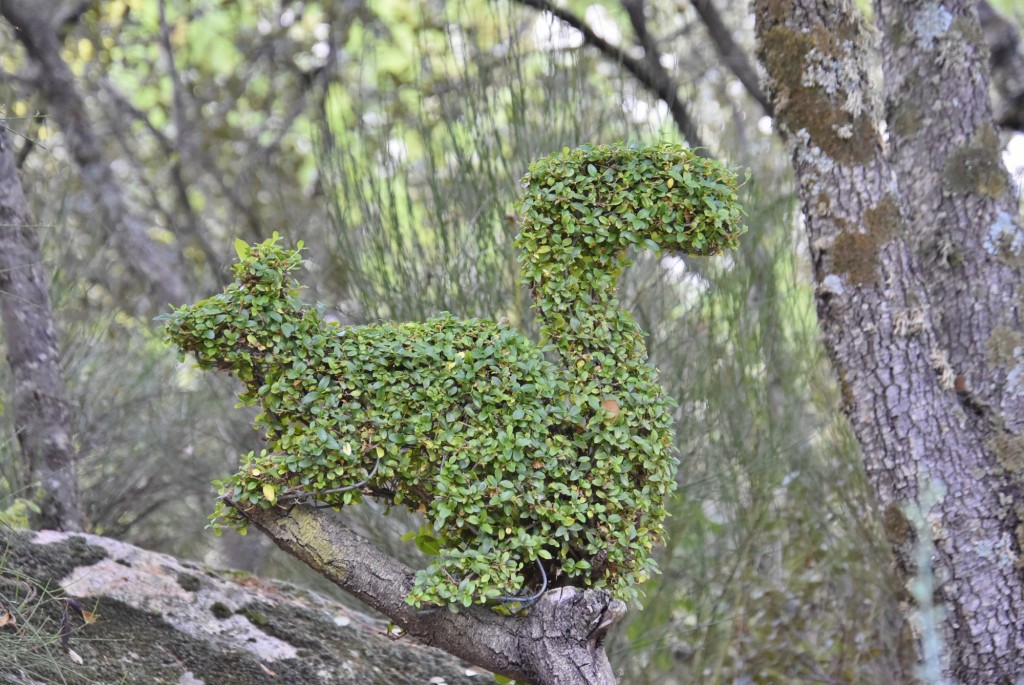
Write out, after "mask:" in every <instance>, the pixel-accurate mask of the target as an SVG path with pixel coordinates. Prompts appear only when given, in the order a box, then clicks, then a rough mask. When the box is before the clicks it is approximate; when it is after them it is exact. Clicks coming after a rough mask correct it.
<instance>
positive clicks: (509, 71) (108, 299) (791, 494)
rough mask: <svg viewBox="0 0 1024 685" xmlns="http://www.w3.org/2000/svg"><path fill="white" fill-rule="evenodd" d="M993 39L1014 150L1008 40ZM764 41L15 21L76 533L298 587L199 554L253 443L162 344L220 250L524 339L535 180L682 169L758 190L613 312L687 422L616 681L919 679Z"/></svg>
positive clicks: (359, 18) (677, 34)
mask: <svg viewBox="0 0 1024 685" xmlns="http://www.w3.org/2000/svg"><path fill="white" fill-rule="evenodd" d="M781 4H783V5H784V4H785V3H781ZM981 9H982V12H981V14H982V18H983V19H984V20H985V23H984V30H985V35H986V37H990V42H992V43H993V45H996V44H997V43H998V45H1000V46H1002V48H1001V50H1002V51H1001V52H999V53H998V54H999V55H1002V57H1003V62H999V63H995V66H996V79H995V81H996V86H997V94H998V96H999V99H998V101H997V104H998V107H999V111H1000V112H1001V114H1000V120H1001V121H1003V122H1004V123H1006V125H1007V126H1014V121H1017V119H1015V118H1014V116H1015V115H1014V112H1015V111H1016V110H1015V107H1016V106H1019V103H1020V102H1022V101H1024V98H1022V97H1021V96H1020V93H1021V92H1022V90H1024V88H1022V86H1021V84H1020V83H1017V82H1016V81H1015V80H1014V78H1012V77H1011V76H1010V75H1012V73H1013V65H1014V64H1016V63H1017V62H1015V61H1014V60H1015V59H1016V58H1017V54H1018V46H1017V41H1016V39H1015V35H1016V34H1015V28H1014V27H1015V24H1013V23H1012V20H1013V17H1012V15H1009V14H1007V13H1006V12H1003V13H1002V14H1000V13H999V12H997V11H993V10H992V8H991V7H989V6H988V5H987V4H986V3H982V6H981ZM997 9H998V8H997ZM1002 9H1004V10H1005V9H1006V8H1002ZM780 11H781V10H780ZM864 11H867V10H866V8H865V10H864ZM751 12H752V9H751V8H749V7H747V6H746V5H745V4H735V3H722V2H719V3H714V2H709V1H705V0H694V1H693V2H689V3H674V2H662V1H654V0H652V1H651V2H647V3H645V2H643V1H642V0H622V2H614V1H611V0H608V1H602V2H577V1H575V0H573V1H572V2H565V3H561V4H558V5H555V4H553V3H549V2H547V1H546V0H521V1H520V2H512V1H511V0H506V1H495V2H486V1H484V0H452V1H451V2H443V1H441V0H431V1H428V2H413V1H412V0H339V1H336V2H330V1H324V2H313V1H308V2H300V1H290V0H242V1H240V2H223V1H219V0H111V1H104V2H73V1H71V0H67V1H65V2H62V3H56V2H55V3H38V2H34V1H33V0H4V2H3V3H2V4H0V14H2V16H3V17H4V19H5V20H6V21H5V22H3V23H0V40H2V41H3V44H4V46H5V50H4V51H3V56H2V58H0V69H2V73H0V84H2V85H0V88H2V92H3V103H4V108H5V109H4V114H3V117H4V122H3V123H4V126H5V127H6V128H7V129H8V130H9V131H10V132H11V134H12V140H13V141H15V142H14V148H15V149H14V151H13V152H14V155H13V157H14V161H15V162H16V164H17V166H18V168H19V169H20V175H21V179H22V184H23V185H24V188H25V191H26V193H25V194H26V196H27V200H28V203H29V205H30V207H29V209H30V211H31V213H32V214H33V215H34V216H35V217H36V232H37V234H38V237H39V239H40V241H41V255H42V260H43V261H42V264H43V265H44V266H45V270H46V272H47V273H48V276H49V279H50V281H51V283H50V298H51V300H52V309H53V316H54V320H55V325H56V330H57V332H58V340H59V357H60V360H61V371H62V373H63V379H64V383H65V384H66V391H67V397H68V406H69V408H70V412H69V421H70V427H69V432H70V434H72V435H73V436H74V441H73V442H74V448H75V450H76V454H77V457H76V458H77V482H78V483H79V489H80V493H81V511H82V517H83V519H84V520H85V521H86V522H87V523H86V525H87V528H88V529H89V530H92V531H94V532H99V533H103V534H106V535H111V536H115V537H121V538H124V539H127V540H130V541H132V542H134V543H137V544H142V545H145V546H148V547H152V548H156V549H160V550H163V551H168V552H172V553H175V554H181V555H189V556H194V557H204V558H210V559H213V560H216V561H217V562H218V563H222V564H229V565H235V566H239V567H244V568H248V569H250V570H255V571H259V572H262V573H273V572H276V573H282V572H287V573H289V574H296V575H300V576H302V575H303V571H302V570H299V569H295V568H294V567H291V566H289V567H287V569H286V570H282V569H281V568H280V567H279V566H278V564H280V563H281V562H279V561H276V560H275V559H271V558H269V557H268V554H267V551H268V550H267V547H266V544H265V543H264V542H263V541H261V540H256V539H242V538H238V537H237V536H225V538H223V539H216V538H214V537H212V536H211V535H208V534H206V533H204V532H203V524H204V522H205V517H206V515H207V514H208V513H209V511H211V509H212V503H211V488H210V485H209V483H210V481H211V480H213V479H215V478H218V477H221V476H223V475H225V474H227V473H230V472H232V471H233V469H234V464H235V462H236V460H237V456H238V455H239V454H240V453H242V452H247V451H249V450H251V449H254V448H255V449H258V447H259V440H258V435H256V434H255V433H254V432H253V431H252V430H251V428H250V425H249V421H248V420H247V419H246V418H245V417H244V416H241V417H240V416H239V415H238V414H239V412H237V411H230V409H229V408H230V406H231V404H232V402H231V400H230V399H229V398H230V396H231V393H232V391H233V389H232V387H230V386H229V385H228V384H226V383H222V382H221V381H220V380H218V379H213V378H211V377H206V376H200V375H198V374H197V373H196V372H195V371H194V369H193V368H192V366H191V365H190V364H189V363H187V362H186V363H179V362H178V360H177V358H176V356H175V354H174V352H173V351H172V350H170V349H168V348H167V347H166V346H165V345H164V344H163V343H162V342H161V341H160V334H159V333H158V332H157V331H156V328H155V327H154V325H153V322H152V317H153V316H155V315H156V314H159V313H161V312H163V311H166V306H167V305H168V304H171V303H174V304H180V303H182V302H186V301H191V300H193V299H196V298H197V297H199V296H206V295H208V294H210V293H211V292H213V291H215V290H219V288H220V286H221V285H222V284H223V283H224V282H225V280H226V278H227V275H228V272H227V269H226V265H227V264H228V263H229V262H230V261H231V259H232V258H233V256H234V250H233V249H232V243H233V241H234V239H236V238H241V239H243V240H246V241H248V242H253V241H257V240H262V239H264V238H266V237H268V236H269V235H270V234H271V233H272V232H273V231H275V230H276V231H279V232H280V233H282V234H283V235H285V236H286V238H288V239H289V240H291V241H297V240H300V239H301V240H304V241H305V243H306V245H307V252H306V256H307V258H308V262H307V268H308V271H309V277H308V278H307V279H306V282H310V283H315V286H314V289H315V292H314V293H312V294H311V295H310V296H309V297H312V298H316V299H319V300H320V301H321V302H323V303H324V305H325V307H326V310H327V312H328V313H329V315H331V316H333V317H335V318H337V319H339V320H341V321H343V322H345V323H364V322H368V321H375V320H379V319H392V320H411V319H420V318H424V317H425V316H427V315H429V314H433V313H436V312H438V311H442V310H449V311H452V312H453V313H455V314H456V315H457V316H461V317H470V316H486V317H490V318H500V317H507V318H509V319H510V320H511V321H512V322H513V323H514V324H515V325H517V326H519V327H521V328H523V329H525V330H528V331H529V330H531V326H532V325H533V322H532V315H531V313H530V311H529V308H528V300H527V297H526V294H525V293H522V292H520V291H519V290H518V288H517V285H516V284H517V262H516V255H515V253H514V251H513V250H512V247H511V240H512V237H513V236H514V234H515V231H516V218H515V217H514V216H512V215H511V213H510V206H511V203H512V200H513V198H514V197H515V194H516V193H517V191H518V179H519V178H520V177H521V176H522V174H523V173H524V172H525V170H526V167H527V164H528V163H529V161H531V160H532V159H534V158H536V157H539V156H541V155H545V154H549V153H550V152H552V151H553V150H556V149H559V148H561V147H563V146H574V145H577V144H581V143H588V142H609V141H614V140H624V139H625V140H640V141H643V140H648V141H650V140H658V139H667V140H679V141H685V142H688V143H689V144H691V145H701V146H704V147H705V148H706V149H707V151H708V153H709V154H712V155H714V156H716V157H719V158H721V159H724V160H726V161H727V163H728V164H729V165H730V166H733V167H735V168H744V167H748V168H749V169H750V172H751V181H750V183H748V185H747V186H746V188H745V195H744V198H743V200H744V203H745V205H746V207H747V210H748V213H749V225H750V231H749V233H748V235H747V236H746V237H745V242H744V244H743V246H742V248H741V250H740V251H739V252H738V253H735V254H733V255H730V256H728V257H723V258H720V259H717V260H713V261H711V262H704V263H700V264H698V263H690V262H688V261H686V260H681V259H678V258H675V257H665V258H663V259H660V260H659V259H655V258H653V257H650V256H647V257H645V258H643V259H641V260H639V262H638V265H637V266H635V267H634V268H633V269H632V270H631V271H630V272H629V273H628V274H627V281H626V283H625V285H624V287H623V293H622V299H623V301H624V302H625V303H626V305H627V307H629V308H630V310H631V311H633V312H634V313H635V315H636V316H637V317H638V321H639V322H640V323H641V325H642V326H643V328H644V329H645V330H647V331H650V332H651V338H650V340H649V341H648V346H649V349H650V351H651V354H652V358H653V361H654V363H655V365H656V366H658V367H659V368H660V369H661V378H662V381H663V382H664V383H665V384H666V386H667V387H668V388H669V390H670V393H671V394H672V395H673V396H674V397H675V398H676V400H677V402H678V404H679V409H678V413H679V416H678V430H677V432H678V448H679V451H680V455H681V459H682V462H683V467H682V469H681V471H680V473H679V483H680V488H679V491H678V493H677V497H676V501H675V502H674V505H673V518H672V519H671V520H670V522H669V530H670V533H671V539H670V543H669V545H668V546H667V548H665V549H664V550H662V552H661V558H660V559H661V560H660V563H661V567H662V569H663V575H662V576H661V577H659V578H657V579H655V580H654V581H651V582H650V583H649V584H648V587H647V588H646V590H647V595H648V596H647V601H646V603H645V605H646V609H645V610H644V611H643V612H634V614H633V615H632V616H631V619H630V620H631V622H630V623H629V625H628V626H627V627H626V628H625V629H622V630H619V631H618V632H617V633H615V634H614V636H613V639H614V643H613V644H612V645H610V647H609V653H610V655H611V657H612V660H613V663H614V664H615V665H616V667H617V669H621V670H622V671H623V672H624V673H625V676H624V679H623V681H624V682H630V683H674V682H680V683H682V682H704V683H718V682H760V683H800V682H807V683H812V682H813V683H820V682H829V683H831V682H845V683H856V682H900V681H905V680H906V679H907V678H908V677H909V675H908V674H909V669H910V664H911V661H912V659H913V640H912V636H911V634H910V632H909V630H908V629H907V628H906V627H905V625H904V623H903V619H902V616H901V613H900V610H899V602H900V601H901V600H903V599H904V596H903V587H902V581H901V580H900V579H899V578H898V576H897V574H896V573H895V570H894V567H893V562H892V554H891V551H890V548H889V546H888V543H887V542H886V539H885V536H884V535H883V532H882V522H881V520H880V517H879V515H878V514H877V512H876V511H875V505H874V500H873V495H872V494H871V488H870V487H869V485H868V483H867V480H866V479H865V476H864V471H863V468H862V466H861V462H860V458H859V453H858V447H857V442H856V440H855V438H854V437H853V434H852V433H851V431H850V427H849V424H848V422H847V420H846V419H845V417H844V416H843V415H842V414H841V412H840V408H841V404H842V398H841V395H840V391H839V387H838V384H837V383H836V381H835V378H834V375H833V372H832V371H831V367H830V365H829V363H828V360H827V358H826V355H825V351H824V349H823V347H822V346H821V345H820V342H819V325H818V320H817V316H816V313H815V299H814V294H815V293H814V285H813V284H814V280H813V274H812V266H811V263H810V260H809V259H808V254H807V250H806V247H805V244H806V240H805V235H804V233H803V228H802V226H801V225H800V221H799V216H800V211H799V207H798V205H797V198H796V185H795V183H794V180H793V175H792V170H791V166H790V162H789V159H788V158H787V155H786V154H785V150H784V148H783V146H782V144H781V141H780V139H779V137H778V136H777V135H776V134H775V133H774V132H773V120H772V119H771V118H770V117H771V116H772V115H773V113H774V112H773V110H774V107H775V106H773V104H772V102H771V101H770V100H769V97H768V96H767V95H766V94H765V93H764V92H762V90H761V88H760V86H759V83H760V79H761V75H760V72H759V68H758V67H757V66H756V65H755V62H754V57H753V56H754V43H755V38H754V18H753V14H752V13H751ZM1007 36H1009V37H1007ZM997 39H998V40H997ZM1007 46H1008V47H1007ZM993 54H994V55H995V54H996V53H993ZM1001 64H1002V65H1003V66H1000V65H1001ZM1015 103H1017V104H1015ZM1021 120H1024V119H1021ZM1008 131H1009V129H1006V130H1004V133H1008ZM309 297H307V299H309ZM5 325H6V324H5ZM8 335H9V331H7V330H5V338H6V337H7V336H8ZM9 351H10V348H9V346H8V352H9ZM3 374H5V376H4V378H3V383H4V385H3V388H4V393H3V397H2V399H3V404H2V409H3V413H2V414H0V417H2V420H3V425H2V429H3V435H2V444H3V445H4V447H5V449H4V450H3V451H2V452H0V520H3V521H11V522H13V521H21V522H25V521H26V520H27V518H28V517H30V516H31V515H32V512H31V506H33V505H30V504H29V503H30V502H33V501H35V500H36V499H37V498H38V495H39V494H40V493H39V490H40V486H41V482H40V480H39V474H38V473H35V472H33V471H32V470H31V469H29V468H27V467H26V457H25V456H23V452H22V451H21V449H19V440H18V437H17V435H16V427H17V426H21V425H22V424H20V423H18V421H17V419H16V411H17V406H16V405H15V402H16V398H17V394H16V389H17V387H16V386H17V383H16V381H17V378H16V373H13V372H11V371H10V370H9V369H7V368H5V369H4V370H3ZM364 507H365V508H366V509H370V508H371V507H370V505H364ZM377 513H378V512H373V511H364V512H359V513H355V514H354V515H355V517H356V518H357V519H358V520H357V521H356V522H355V523H356V524H357V526H358V528H359V529H360V530H361V532H363V533H364V534H366V535H368V536H370V537H371V538H373V539H374V540H375V541H376V542H377V543H378V544H380V545H381V546H382V547H383V548H384V549H385V550H387V551H389V552H390V553H392V554H395V555H398V556H400V557H402V558H405V559H407V560H410V561H413V562H414V563H415V561H414V560H415V559H416V555H417V552H416V550H415V549H414V548H412V547H411V543H403V542H401V541H399V539H398V538H399V535H400V534H401V533H402V532H406V531H408V530H413V529H415V526H417V525H418V523H417V522H416V521H414V520H412V517H411V516H408V515H404V514H399V513H397V512H396V513H392V514H391V516H390V517H389V518H387V519H382V518H381V517H380V516H378V515H376V514H377ZM346 515H349V512H346ZM304 577H305V576H304Z"/></svg>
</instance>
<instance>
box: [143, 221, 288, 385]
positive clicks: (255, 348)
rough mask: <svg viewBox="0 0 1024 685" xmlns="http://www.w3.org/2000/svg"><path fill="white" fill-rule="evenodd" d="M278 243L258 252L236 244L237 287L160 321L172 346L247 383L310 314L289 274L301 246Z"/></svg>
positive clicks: (233, 285)
mask: <svg viewBox="0 0 1024 685" xmlns="http://www.w3.org/2000/svg"><path fill="white" fill-rule="evenodd" d="M279 240H280V237H279V236H278V235H277V234H276V233H275V234H274V236H273V237H272V238H270V239H269V240H266V241H264V242H262V243H259V244H257V245H253V246H249V245H246V244H245V243H244V242H242V241H236V242H235V248H236V250H237V252H238V262H237V263H236V264H235V265H234V266H232V271H233V273H234V275H235V281H234V282H233V283H231V284H230V285H228V286H227V288H225V289H224V292H222V293H220V294H219V295H215V296H213V297H210V298H207V299H205V300H201V301H199V302H196V303H195V304H192V305H186V306H183V307H179V308H177V309H175V310H174V311H172V312H171V313H170V314H167V315H166V316H163V317H161V319H162V320H163V321H164V325H165V328H166V331H167V337H168V339H169V340H170V342H172V343H174V344H175V345H177V346H178V347H179V348H180V349H181V350H182V351H185V352H190V353H192V354H193V355H194V356H195V358H196V360H197V362H198V363H199V366H200V367H201V368H204V369H209V368H214V367H216V368H223V369H231V370H234V371H236V372H237V373H238V374H239V375H240V376H241V377H242V378H243V380H248V377H250V375H251V371H252V367H253V364H254V362H255V361H258V360H260V359H263V358H264V357H265V356H267V355H268V354H269V353H272V352H273V349H274V347H275V343H276V341H279V340H281V339H282V337H288V336H289V335H290V334H291V332H292V331H293V330H295V329H297V328H298V325H299V322H300V321H301V320H302V319H303V317H304V315H305V308H304V307H303V305H302V303H301V302H299V301H298V298H297V295H298V292H299V290H300V286H299V284H298V282H296V281H295V280H294V279H292V278H291V276H290V274H291V272H292V271H295V270H296V269H298V268H299V266H300V265H301V263H302V257H301V256H300V254H299V250H301V249H302V244H301V243H299V245H298V247H297V249H295V250H288V249H285V248H283V247H281V246H280V245H278V244H277V243H278V241H279Z"/></svg>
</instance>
